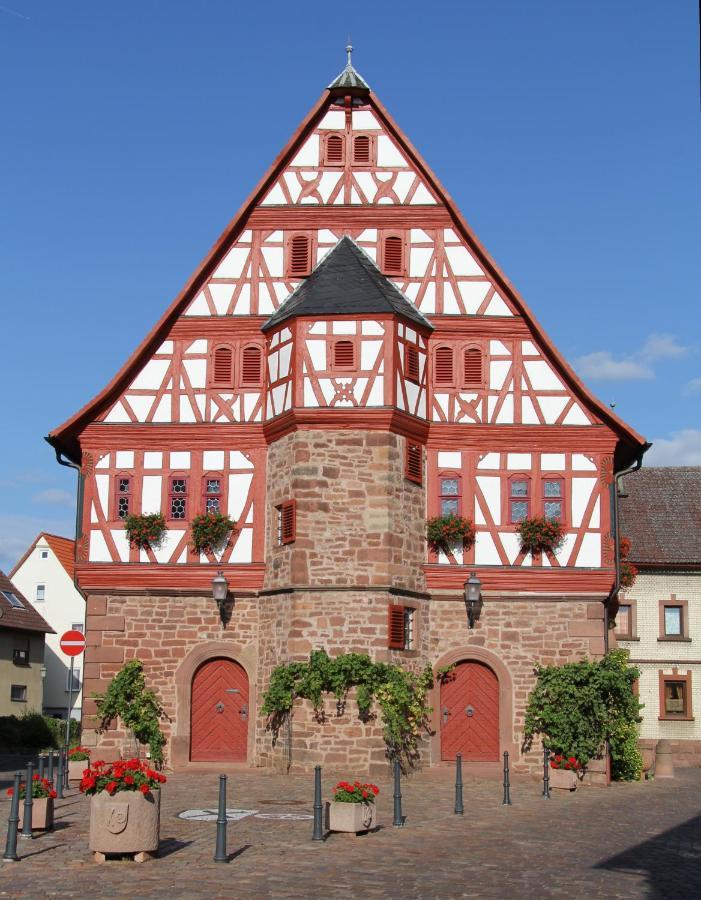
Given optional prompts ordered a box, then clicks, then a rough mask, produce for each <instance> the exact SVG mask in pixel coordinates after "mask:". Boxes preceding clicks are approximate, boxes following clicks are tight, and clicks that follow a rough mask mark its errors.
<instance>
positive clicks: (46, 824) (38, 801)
mask: <svg viewBox="0 0 701 900" xmlns="http://www.w3.org/2000/svg"><path fill="white" fill-rule="evenodd" d="M23 825H24V800H20V802H19V825H18V826H17V828H18V829H20V830H21V829H22V827H23ZM53 827H54V798H53V797H34V798H33V800H32V831H50V830H51V829H52V828H53Z"/></svg>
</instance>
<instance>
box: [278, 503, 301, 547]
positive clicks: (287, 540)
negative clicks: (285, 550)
mask: <svg viewBox="0 0 701 900" xmlns="http://www.w3.org/2000/svg"><path fill="white" fill-rule="evenodd" d="M275 510H276V512H277V536H276V537H277V540H276V546H278V547H285V546H287V545H288V544H294V542H295V541H296V539H297V502H296V500H284V501H283V502H282V503H278V504H277V505H276V507H275ZM288 510H289V516H290V517H291V525H290V531H289V534H287V535H286V534H285V514H286V513H287V512H288Z"/></svg>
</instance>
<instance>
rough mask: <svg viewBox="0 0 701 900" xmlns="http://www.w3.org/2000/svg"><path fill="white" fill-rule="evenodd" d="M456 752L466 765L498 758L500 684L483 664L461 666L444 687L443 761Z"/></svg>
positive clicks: (442, 704)
mask: <svg viewBox="0 0 701 900" xmlns="http://www.w3.org/2000/svg"><path fill="white" fill-rule="evenodd" d="M468 706H471V707H472V708H473V710H474V713H473V715H472V716H468V715H467V712H466V710H467V707H468ZM445 710H447V712H448V721H447V722H446V721H445V715H444V711H445ZM457 753H462V758H463V760H464V761H465V762H493V761H496V760H498V759H499V682H498V680H497V677H496V675H495V674H494V672H492V670H491V669H490V668H489V667H488V666H485V665H483V664H482V663H477V662H461V663H458V664H457V665H456V667H455V668H454V669H453V671H452V672H450V673H449V675H448V676H447V677H446V679H445V680H444V682H443V683H442V685H441V758H442V759H445V760H451V759H455V755H456V754H457Z"/></svg>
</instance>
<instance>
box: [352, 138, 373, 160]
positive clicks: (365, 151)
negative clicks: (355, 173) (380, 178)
mask: <svg viewBox="0 0 701 900" xmlns="http://www.w3.org/2000/svg"><path fill="white" fill-rule="evenodd" d="M353 162H354V163H355V164H356V165H360V166H362V165H369V164H370V138H369V137H368V136H367V135H366V134H359V135H358V137H357V138H355V139H354V140H353Z"/></svg>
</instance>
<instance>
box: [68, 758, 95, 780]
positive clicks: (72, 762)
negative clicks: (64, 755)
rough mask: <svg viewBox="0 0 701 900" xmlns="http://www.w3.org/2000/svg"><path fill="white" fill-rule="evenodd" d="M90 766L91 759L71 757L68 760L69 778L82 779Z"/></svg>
mask: <svg viewBox="0 0 701 900" xmlns="http://www.w3.org/2000/svg"><path fill="white" fill-rule="evenodd" d="M89 768H90V760H89V759H69V760H68V780H69V781H80V779H81V778H82V777H83V772H84V771H85V770H86V769H89Z"/></svg>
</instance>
